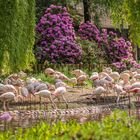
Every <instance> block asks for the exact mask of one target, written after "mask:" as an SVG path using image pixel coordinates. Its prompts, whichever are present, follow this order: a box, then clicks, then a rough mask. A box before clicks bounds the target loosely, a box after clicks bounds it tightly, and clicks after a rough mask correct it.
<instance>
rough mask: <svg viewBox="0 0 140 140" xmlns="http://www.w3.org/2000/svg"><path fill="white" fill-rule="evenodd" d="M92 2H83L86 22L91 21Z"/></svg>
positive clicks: (85, 0)
mask: <svg viewBox="0 0 140 140" xmlns="http://www.w3.org/2000/svg"><path fill="white" fill-rule="evenodd" d="M90 1H91V0H83V6H84V20H85V22H87V21H91V10H90V5H91V2H90Z"/></svg>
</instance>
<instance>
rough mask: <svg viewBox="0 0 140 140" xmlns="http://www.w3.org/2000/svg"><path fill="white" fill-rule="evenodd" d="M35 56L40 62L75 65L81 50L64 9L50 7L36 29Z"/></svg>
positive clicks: (70, 20)
mask: <svg viewBox="0 0 140 140" xmlns="http://www.w3.org/2000/svg"><path fill="white" fill-rule="evenodd" d="M36 31H37V43H36V49H35V50H36V51H35V55H36V57H37V59H38V60H39V61H40V62H44V61H45V60H49V61H50V62H53V63H76V62H77V61H78V60H80V58H81V55H82V49H81V47H80V46H78V44H76V41H75V32H74V29H73V26H72V19H71V18H70V15H69V13H68V12H67V10H66V8H63V7H61V6H54V5H51V6H50V8H47V10H46V11H45V14H44V15H43V17H42V18H41V19H40V21H39V23H38V24H37V27H36Z"/></svg>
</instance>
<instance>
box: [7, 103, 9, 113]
mask: <svg viewBox="0 0 140 140" xmlns="http://www.w3.org/2000/svg"><path fill="white" fill-rule="evenodd" d="M7 110H8V111H9V102H7Z"/></svg>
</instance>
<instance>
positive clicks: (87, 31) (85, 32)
mask: <svg viewBox="0 0 140 140" xmlns="http://www.w3.org/2000/svg"><path fill="white" fill-rule="evenodd" d="M78 34H79V36H80V37H81V39H84V40H90V41H92V40H94V41H96V42H100V39H101V38H100V31H99V29H98V28H97V27H96V26H95V25H94V24H92V23H91V22H89V21H88V22H86V23H82V24H81V25H80V27H79V30H78Z"/></svg>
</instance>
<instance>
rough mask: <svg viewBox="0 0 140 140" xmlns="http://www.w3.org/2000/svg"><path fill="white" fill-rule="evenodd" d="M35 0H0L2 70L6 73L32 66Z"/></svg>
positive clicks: (0, 56)
mask: <svg viewBox="0 0 140 140" xmlns="http://www.w3.org/2000/svg"><path fill="white" fill-rule="evenodd" d="M34 7H35V1H34V0H1V1H0V70H1V71H2V72H3V73H4V74H5V73H10V72H16V71H19V70H25V69H29V68H30V63H31V62H33V61H34V56H33V53H32V48H33V44H34V26H35V10H34Z"/></svg>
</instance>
